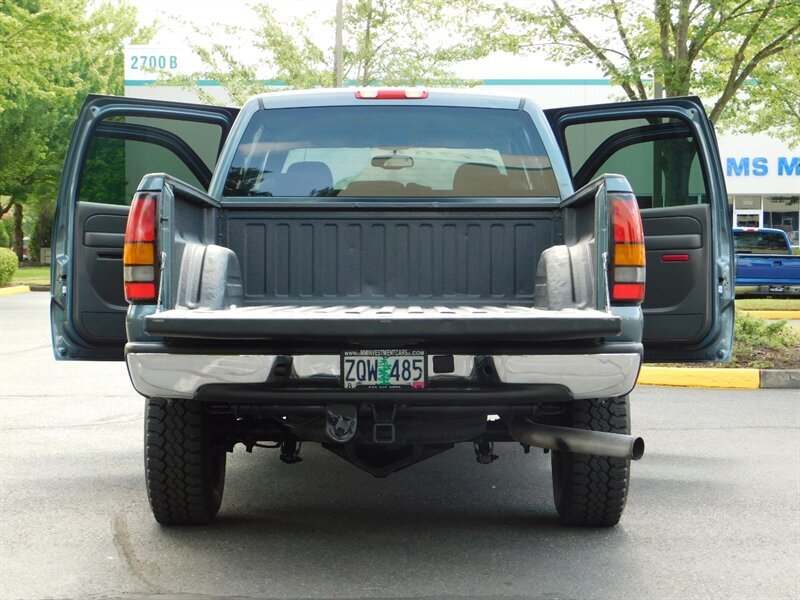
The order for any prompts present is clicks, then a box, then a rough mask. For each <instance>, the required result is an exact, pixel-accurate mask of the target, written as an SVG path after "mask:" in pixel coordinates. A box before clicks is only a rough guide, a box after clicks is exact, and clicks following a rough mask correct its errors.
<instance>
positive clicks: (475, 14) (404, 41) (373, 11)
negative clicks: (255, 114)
mask: <svg viewBox="0 0 800 600" xmlns="http://www.w3.org/2000/svg"><path fill="white" fill-rule="evenodd" d="M253 10H254V12H255V13H256V16H257V19H258V22H257V23H256V24H255V26H253V27H250V28H230V27H229V28H226V30H225V33H226V34H227V35H228V36H230V35H232V34H236V37H237V38H239V39H247V38H252V39H253V40H254V43H253V46H254V47H255V48H256V49H258V50H259V51H260V55H259V56H258V57H257V60H256V61H255V62H253V63H252V64H247V63H245V62H242V60H241V59H240V58H239V57H238V56H236V53H235V51H234V50H233V49H232V48H231V47H229V46H226V45H224V44H212V45H211V46H207V47H205V46H199V45H194V46H193V49H194V51H195V52H196V53H197V55H198V56H199V57H200V58H201V59H202V61H203V63H204V65H205V67H206V69H205V70H204V71H201V72H197V73H192V74H191V75H188V76H175V77H168V78H165V79H163V80H162V83H165V84H169V85H179V86H183V87H189V88H192V89H193V90H194V91H195V92H196V93H197V94H198V95H199V96H200V97H201V98H202V99H203V100H205V101H207V102H211V101H212V98H211V97H210V96H209V95H208V94H206V93H205V92H204V91H203V89H202V88H201V87H200V86H199V85H198V84H197V83H196V82H197V81H198V80H200V79H211V80H215V81H218V82H219V83H220V84H221V85H222V86H223V87H224V88H225V90H226V91H227V92H228V95H229V96H230V98H231V100H232V101H234V102H237V103H239V104H241V103H243V102H244V101H245V100H246V99H247V98H248V97H249V96H251V95H253V94H256V93H262V92H264V85H263V83H262V82H261V81H259V80H258V79H256V73H257V71H258V70H260V69H261V68H263V67H264V65H267V66H268V68H271V70H272V71H273V72H274V79H275V80H277V81H280V82H282V83H284V84H286V86H287V87H289V88H294V89H307V88H314V87H333V86H334V85H335V82H336V78H335V57H334V47H333V40H334V31H335V25H334V20H333V19H327V20H325V21H324V23H325V24H326V25H327V26H329V31H330V36H328V39H322V40H320V39H319V38H315V37H314V36H312V34H311V33H310V32H309V29H308V26H307V22H308V21H309V20H311V19H315V18H316V19H319V18H320V17H319V15H317V14H313V15H311V17H307V18H305V19H297V20H295V21H294V22H293V23H290V24H287V23H282V22H281V21H280V20H278V18H277V17H276V16H275V14H274V12H273V10H272V8H271V7H270V6H269V5H268V4H267V3H261V4H258V5H256V6H254V7H253ZM492 12H493V11H492V10H491V6H490V5H489V4H488V3H487V2H483V1H481V0H449V1H446V0H350V1H348V2H346V3H345V5H344V15H343V36H342V37H343V69H342V70H343V73H344V80H345V81H346V82H347V81H352V82H355V84H356V85H360V86H364V85H371V84H377V83H381V84H384V85H409V86H410V85H443V84H450V85H469V84H470V82H464V81H461V80H458V79H456V78H455V77H454V75H453V72H452V67H453V66H454V65H455V64H456V63H459V62H462V61H467V60H471V59H476V58H481V57H484V56H487V55H488V54H489V53H490V52H492V51H493V50H494V49H495V47H494V46H492V45H491V43H490V41H489V38H488V37H487V36H485V34H484V31H483V29H482V28H480V27H477V26H475V25H474V23H476V22H482V21H486V20H487V19H489V18H491V14H492ZM326 42H327V43H326Z"/></svg>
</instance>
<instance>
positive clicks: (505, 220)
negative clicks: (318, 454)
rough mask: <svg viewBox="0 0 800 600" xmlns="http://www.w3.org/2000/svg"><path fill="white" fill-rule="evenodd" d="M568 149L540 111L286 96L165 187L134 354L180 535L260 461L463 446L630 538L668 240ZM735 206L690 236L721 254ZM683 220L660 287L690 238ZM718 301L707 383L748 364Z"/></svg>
mask: <svg viewBox="0 0 800 600" xmlns="http://www.w3.org/2000/svg"><path fill="white" fill-rule="evenodd" d="M552 125H553V123H552V122H550V123H548V121H547V119H546V116H545V115H544V113H543V112H542V111H540V110H539V109H538V108H537V107H536V106H535V105H533V104H532V103H530V102H529V101H525V100H519V99H506V98H491V97H482V96H475V95H465V94H456V93H447V92H439V91H435V92H431V93H430V94H429V93H428V92H422V91H419V90H410V91H404V90H386V91H379V90H366V91H359V92H354V91H352V90H343V91H334V92H319V93H316V94H312V93H287V94H275V95H268V96H260V97H256V98H254V99H252V100H251V101H249V102H248V103H247V104H246V105H245V106H244V107H243V109H242V111H241V112H240V113H239V115H238V118H237V120H236V122H235V124H233V126H232V128H231V131H230V135H228V136H227V141H226V143H225V145H224V146H223V148H222V150H221V152H220V154H219V157H218V159H217V162H216V168H215V171H214V174H213V177H212V178H211V179H210V181H209V182H208V186H207V188H206V190H202V189H198V187H197V186H191V185H189V184H187V183H184V182H183V181H180V180H178V179H176V178H175V177H173V176H171V175H169V174H150V175H147V176H146V177H144V178H143V179H142V181H141V183H140V184H139V189H138V190H137V192H136V194H135V196H134V199H133V202H132V204H131V207H130V211H129V216H128V219H127V226H126V230H125V234H124V248H123V255H122V265H121V266H122V274H123V280H124V286H123V289H124V290H125V295H126V300H127V301H128V303H129V304H130V308H129V310H128V311H127V317H126V331H127V335H126V338H127V339H126V343H125V351H124V355H125V359H126V361H127V363H128V369H129V372H130V376H131V380H132V382H133V384H134V387H135V388H136V389H137V390H138V391H139V392H140V393H141V394H142V395H144V396H145V397H146V398H147V408H146V440H145V444H146V448H145V457H146V480H147V484H148V494H149V498H150V503H151V507H152V509H153V512H154V515H155V517H156V519H157V520H158V521H159V522H161V523H164V524H193V523H204V522H208V521H209V520H210V519H211V518H213V516H214V515H215V514H216V512H217V511H218V509H219V507H220V503H221V499H222V489H223V484H224V474H225V456H226V453H227V452H228V451H232V450H233V447H234V446H235V445H236V444H240V443H241V444H243V445H244V446H245V447H246V448H247V450H248V451H250V450H252V449H253V448H254V447H256V446H265V445H266V446H269V447H274V448H276V449H278V454H279V457H280V460H281V461H283V462H284V463H287V464H295V463H297V462H299V461H300V457H301V454H300V448H301V445H302V444H303V443H309V442H312V443H319V444H321V445H322V446H323V447H324V448H326V449H328V450H330V451H331V452H333V453H335V454H337V455H338V456H340V457H342V458H344V459H345V460H347V461H348V462H350V463H351V464H353V465H355V466H356V467H358V468H360V469H363V470H364V471H366V472H368V473H370V474H372V475H374V476H377V477H383V476H386V475H388V474H390V473H392V472H394V471H397V470H399V469H403V468H406V467H409V466H411V465H413V464H415V463H417V462H419V461H422V460H425V459H427V458H429V457H432V456H434V455H436V454H438V453H440V452H442V451H444V450H447V449H449V448H452V447H453V446H454V445H455V444H456V443H461V442H465V443H470V444H472V445H473V447H474V449H475V456H476V459H477V461H478V462H479V463H481V464H489V463H491V462H492V461H493V460H494V459H495V458H497V455H496V454H495V447H494V445H495V444H496V443H499V442H515V443H517V444H520V445H521V446H522V448H523V449H524V450H525V451H526V452H528V451H529V450H530V448H531V447H532V446H533V447H539V448H544V449H546V450H547V451H552V465H553V488H554V495H555V501H556V507H557V509H558V513H559V515H560V517H561V519H562V521H563V522H565V523H568V524H580V525H594V526H597V525H604V526H608V525H613V524H615V523H616V522H617V521H618V520H619V518H620V516H621V514H622V510H623V508H624V505H625V500H626V496H627V488H628V478H629V471H630V461H631V460H635V459H638V458H640V457H641V455H642V453H643V450H644V447H643V442H642V440H641V439H640V438H636V437H631V436H630V435H629V434H630V419H629V403H628V393H629V392H630V391H631V389H632V388H633V386H634V384H635V381H636V377H637V374H638V370H639V366H640V364H641V361H642V356H643V352H644V348H643V344H642V337H643V327H642V323H643V319H642V309H641V304H642V302H643V301H644V300H645V270H646V264H648V265H649V264H650V263H652V261H653V259H654V257H653V256H651V255H650V253H649V251H648V249H646V234H647V230H648V227H652V225H649V221H648V219H645V220H644V225H643V220H642V216H641V214H640V209H639V203H638V202H637V198H636V197H635V196H634V194H633V192H632V189H631V187H630V184H629V183H628V181H627V179H626V178H625V177H624V176H622V175H607V174H603V173H601V172H593V173H591V174H590V176H587V177H585V181H580V178H578V177H577V176H576V175H575V174H574V173H570V168H569V167H568V165H567V163H566V162H565V159H564V155H563V149H562V148H561V146H560V145H559V144H560V143H561V140H560V139H559V135H558V133H559V132H558V128H555V129H554V128H553V127H552ZM654 125H656V126H659V125H660V122H656V120H654ZM659 128H660V127H659ZM660 129H663V128H660ZM674 133H675V135H676V136H680V135H681V134H683V133H685V132H684V131H683V130H681V129H678V128H674ZM658 135H659V136H663V133H662V132H659V133H658ZM589 159H590V160H588V161H587V162H591V159H592V156H589ZM602 166H603V161H599V163H598V165H597V167H598V168H599V167H602ZM579 183H580V184H581V185H578V184H579ZM576 187H579V189H577V191H576ZM712 206H713V205H712ZM712 206H709V205H707V206H705V207H700V209H692V210H691V211H690V213H692V214H693V213H697V215H698V216H697V217H696V218H695V217H692V218H694V220H695V221H697V222H698V223H699V224H700V225H701V226H702V227H705V228H706V230H705V231H704V233H705V235H706V238H708V237H711V236H710V232H709V231H708V227H709V222H710V221H711V219H712V217H711V216H710V215H711V214H713V211H712ZM672 208H673V207H663V208H661V209H660V211H659V212H657V213H656V215H655V216H657V217H659V218H660V219H661V220H659V221H658V222H657V225H658V226H657V227H656V228H655V230H654V237H658V238H659V239H660V243H661V248H660V249H659V250H658V254H657V257H656V258H657V259H658V260H659V262H664V261H663V256H673V255H674V253H673V254H671V253H670V252H671V248H670V247H668V246H665V245H664V242H665V241H667V239H669V240H672V239H673V237H674V239H675V240H680V242H681V243H683V242H684V241H685V240H686V239H687V236H685V235H683V234H682V233H681V232H673V231H672V229H671V228H672V227H674V226H676V225H675V224H678V225H680V226H684V225H683V224H684V223H685V221H683V220H681V219H682V218H683V217H681V218H679V219H676V215H675V213H676V212H677V211H675V210H672ZM656 210H659V209H656ZM653 222H655V219H654V220H653ZM686 226H688V227H695V225H693V224H692V222H690V223H689V224H688V225H686ZM673 234H674V236H673ZM698 238H699V239H700V240H701V241H700V243H701V248H700V250H702V246H703V244H705V246H708V242H709V240H708V239H706V240H705V241H704V240H703V236H698ZM691 239H692V240H694V238H693V237H692V238H691ZM692 243H694V242H693V241H692ZM665 250H666V251H669V252H666V253H665V252H664V251H665ZM690 250H697V249H696V248H694V247H692V248H691V249H690ZM681 256H683V255H681ZM686 257H687V258H686V261H683V260H680V261H672V262H688V261H692V260H693V261H694V262H696V263H699V264H697V265H694V264H693V267H695V268H697V269H700V270H705V269H709V270H713V269H715V267H713V266H712V265H713V263H712V261H713V257H712V256H710V255H708V254H707V252H706V251H705V250H702V251H701V252H697V251H695V252H691V251H687V254H686ZM706 261H708V262H706ZM666 262H671V261H669V260H667V261H666ZM660 268H662V267H660ZM656 272H657V273H658V272H659V270H657V271H656ZM661 285H663V284H659V283H658V282H657V287H661ZM704 289H705V288H704ZM725 293H726V294H729V293H730V290H729V289H726V290H725ZM723 300H724V298H723ZM687 302H688V301H687ZM704 302H705V304H706V305H707V306H710V308H709V314H707V315H705V316H704V317H703V318H704V319H706V320H708V321H709V323H708V327H706V330H705V333H704V334H703V335H702V342H701V343H699V344H697V343H695V342H694V340H692V346H691V350H692V351H697V352H698V356H697V358H699V359H702V358H703V356H707V355H709V353H712V352H713V353H716V354H717V355H718V356H719V353H720V352H722V353H723V354H724V353H725V352H726V350H725V348H726V341H727V342H728V343H729V337H728V338H727V339H726V336H727V335H728V332H727V330H726V325H725V323H723V322H722V321H723V319H721V318H718V316H714V314H711V312H710V311H711V309H713V310H714V311H717V312H719V311H718V308H719V307H720V306H722V305H723V304H724V303H721V302H720V299H718V298H716V297H714V296H713V294H709V297H708V298H706V299H705V300H704ZM656 310H658V308H657V309H656ZM660 312H661V314H662V315H663V314H664V312H665V311H663V310H661V311H660ZM702 323H703V327H705V326H706V324H705V321H703V322H702ZM645 329H646V324H645ZM654 331H657V332H658V331H659V329H658V327H656V329H654ZM62 339H66V336H63V337H62ZM683 343H684V344H687V340H683ZM56 345H58V339H56ZM656 345H657V344H656ZM662 345H663V346H664V348H663V350H664V351H666V352H670V351H674V347H672V346H670V345H669V344H662ZM684 350H686V349H685V348H684ZM685 354H686V352H684V355H685ZM689 358H690V359H691V358H692V357H689Z"/></svg>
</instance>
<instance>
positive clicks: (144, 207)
mask: <svg viewBox="0 0 800 600" xmlns="http://www.w3.org/2000/svg"><path fill="white" fill-rule="evenodd" d="M157 219H158V194H155V193H150V192H140V193H137V194H136V196H134V198H133V202H132V203H131V210H130V213H129V214H128V224H127V227H126V228H125V246H124V250H123V254H122V264H123V269H124V280H125V299H126V300H127V301H128V302H129V303H131V304H149V303H154V302H156V300H157V298H158V272H159V269H158V251H157V242H158V239H157V237H158V228H157Z"/></svg>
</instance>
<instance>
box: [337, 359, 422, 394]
mask: <svg viewBox="0 0 800 600" xmlns="http://www.w3.org/2000/svg"><path fill="white" fill-rule="evenodd" d="M426 367H427V364H426V360H425V352H423V351H422V350H353V351H347V352H343V353H342V385H343V386H344V388H345V389H355V388H375V389H415V390H417V389H419V390H421V389H424V388H425V379H426V374H427V368H426Z"/></svg>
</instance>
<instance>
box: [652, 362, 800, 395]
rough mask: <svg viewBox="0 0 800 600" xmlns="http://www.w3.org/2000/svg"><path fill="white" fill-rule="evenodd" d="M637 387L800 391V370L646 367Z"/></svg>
mask: <svg viewBox="0 0 800 600" xmlns="http://www.w3.org/2000/svg"><path fill="white" fill-rule="evenodd" d="M636 383H637V385H661V386H674V387H703V388H722V389H740V390H755V389H758V388H768V389H782V390H800V369H716V368H697V369H694V368H686V367H683V368H681V367H650V366H644V367H642V370H641V371H640V372H639V379H638V380H637V382H636Z"/></svg>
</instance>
